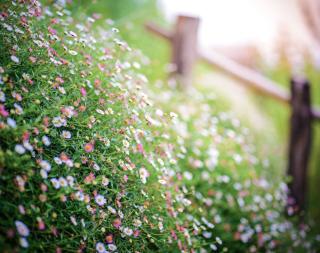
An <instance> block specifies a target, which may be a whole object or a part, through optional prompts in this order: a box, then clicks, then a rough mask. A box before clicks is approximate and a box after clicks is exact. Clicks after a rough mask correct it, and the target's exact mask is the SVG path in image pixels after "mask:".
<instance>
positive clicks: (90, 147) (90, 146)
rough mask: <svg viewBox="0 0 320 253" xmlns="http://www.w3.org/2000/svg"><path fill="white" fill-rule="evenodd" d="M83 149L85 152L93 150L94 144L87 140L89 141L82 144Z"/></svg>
mask: <svg viewBox="0 0 320 253" xmlns="http://www.w3.org/2000/svg"><path fill="white" fill-rule="evenodd" d="M83 148H84V151H86V152H87V153H90V152H92V151H93V150H94V145H93V143H91V142H89V143H86V144H84V147H83Z"/></svg>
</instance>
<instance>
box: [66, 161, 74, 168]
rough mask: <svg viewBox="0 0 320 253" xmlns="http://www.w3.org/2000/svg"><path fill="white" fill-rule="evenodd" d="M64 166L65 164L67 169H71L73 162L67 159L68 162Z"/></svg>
mask: <svg viewBox="0 0 320 253" xmlns="http://www.w3.org/2000/svg"><path fill="white" fill-rule="evenodd" d="M65 164H66V165H67V166H68V167H69V168H71V167H73V161H72V160H70V159H68V160H67V161H66V162H65Z"/></svg>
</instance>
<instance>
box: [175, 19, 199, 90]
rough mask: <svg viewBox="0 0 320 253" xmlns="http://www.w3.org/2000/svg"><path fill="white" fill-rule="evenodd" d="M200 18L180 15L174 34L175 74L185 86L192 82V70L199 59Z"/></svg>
mask: <svg viewBox="0 0 320 253" xmlns="http://www.w3.org/2000/svg"><path fill="white" fill-rule="evenodd" d="M198 27H199V18H196V17H189V16H178V18H177V22H176V27H175V31H174V32H173V34H172V40H171V42H172V58H171V62H172V63H173V64H174V67H175V70H174V72H173V74H174V76H175V77H176V78H177V80H178V82H179V83H180V84H181V85H182V86H183V87H189V86H191V83H192V70H193V66H194V63H195V61H196V60H197V54H198V52H197V40H198V39H197V38H198Z"/></svg>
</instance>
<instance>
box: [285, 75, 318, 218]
mask: <svg viewBox="0 0 320 253" xmlns="http://www.w3.org/2000/svg"><path fill="white" fill-rule="evenodd" d="M311 122H312V113H311V102H310V85H309V83H308V81H306V80H302V79H292V80H291V122H290V123H291V124H290V142H289V164H288V175H289V176H290V177H291V179H292V180H291V182H290V183H289V185H288V186H289V191H290V192H289V199H288V206H291V207H293V208H294V211H295V212H299V211H302V210H303V209H304V208H305V201H306V190H307V167H308V160H309V155H310V148H311Z"/></svg>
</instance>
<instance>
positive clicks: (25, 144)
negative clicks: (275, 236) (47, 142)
mask: <svg viewBox="0 0 320 253" xmlns="http://www.w3.org/2000/svg"><path fill="white" fill-rule="evenodd" d="M23 146H24V147H25V149H27V150H29V151H33V147H32V145H31V144H30V142H28V141H24V142H23Z"/></svg>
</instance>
